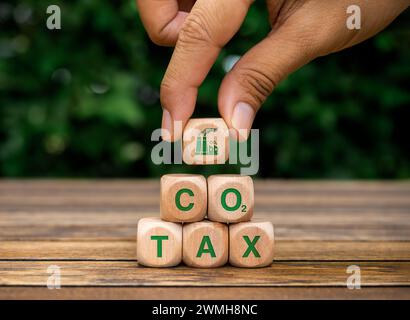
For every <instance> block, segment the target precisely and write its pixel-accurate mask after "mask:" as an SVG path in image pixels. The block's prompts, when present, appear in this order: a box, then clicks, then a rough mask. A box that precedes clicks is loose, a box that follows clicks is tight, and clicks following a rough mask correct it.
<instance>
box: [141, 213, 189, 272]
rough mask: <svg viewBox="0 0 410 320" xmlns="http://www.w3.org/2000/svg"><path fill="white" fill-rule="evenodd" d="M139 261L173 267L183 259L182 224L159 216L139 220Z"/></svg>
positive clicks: (148, 264)
mask: <svg viewBox="0 0 410 320" xmlns="http://www.w3.org/2000/svg"><path fill="white" fill-rule="evenodd" d="M137 260H138V263H139V264H141V265H144V266H148V267H172V266H176V265H177V264H179V263H180V262H181V260H182V225H181V224H178V223H173V222H166V221H162V220H161V219H159V218H142V219H140V220H139V221H138V234H137Z"/></svg>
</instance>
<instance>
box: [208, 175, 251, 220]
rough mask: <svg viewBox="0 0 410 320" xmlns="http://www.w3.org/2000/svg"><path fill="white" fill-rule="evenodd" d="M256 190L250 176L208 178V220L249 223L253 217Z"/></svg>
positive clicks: (215, 176)
mask: <svg viewBox="0 0 410 320" xmlns="http://www.w3.org/2000/svg"><path fill="white" fill-rule="evenodd" d="M253 206H254V189H253V181H252V178H251V177H249V176H241V175H226V174H220V175H213V176H210V177H208V219H209V220H212V221H219V222H242V221H249V220H251V218H252V215H253Z"/></svg>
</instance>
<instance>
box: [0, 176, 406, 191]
mask: <svg viewBox="0 0 410 320" xmlns="http://www.w3.org/2000/svg"><path fill="white" fill-rule="evenodd" d="M154 188H159V179H138V180H135V179H134V180H127V179H120V180H116V179H87V180H84V179H79V180H71V179H58V180H55V179H52V180H50V179H18V180H17V179H1V180H0V191H4V190H6V191H7V190H12V191H22V190H51V191H58V190H64V191H66V190H72V191H81V192H82V191H85V190H94V191H98V192H100V191H104V190H109V192H112V191H115V190H125V191H126V190H130V191H132V190H135V189H143V190H148V189H154ZM255 188H259V189H261V190H266V189H268V190H277V191H282V190H283V191H295V190H296V191H297V190H302V191H305V190H317V191H324V192H326V191H330V192H344V191H354V190H360V191H364V192H366V191H370V192H372V191H375V192H378V191H384V192H389V191H392V192H397V191H407V192H408V191H410V182H409V181H408V180H407V181H406V180H394V181H388V180H383V181H377V180H373V181H365V180H348V181H343V180H337V181H335V180H280V179H275V180H272V179H265V180H264V179H255Z"/></svg>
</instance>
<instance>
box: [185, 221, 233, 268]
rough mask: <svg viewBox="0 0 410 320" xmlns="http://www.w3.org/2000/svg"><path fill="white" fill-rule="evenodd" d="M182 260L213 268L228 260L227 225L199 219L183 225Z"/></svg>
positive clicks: (194, 264) (200, 266) (194, 265)
mask: <svg viewBox="0 0 410 320" xmlns="http://www.w3.org/2000/svg"><path fill="white" fill-rule="evenodd" d="M182 233H183V236H182V238H183V249H182V261H184V263H185V264H186V265H188V266H191V267H199V268H215V267H220V266H223V265H224V264H226V263H227V262H228V249H229V248H228V247H229V243H228V240H229V239H228V238H229V235H228V226H227V225H225V224H222V223H218V222H212V221H207V220H204V221H201V222H193V223H188V224H186V225H184V227H183V232H182Z"/></svg>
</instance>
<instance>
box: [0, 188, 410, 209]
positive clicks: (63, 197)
mask: <svg viewBox="0 0 410 320" xmlns="http://www.w3.org/2000/svg"><path fill="white" fill-rule="evenodd" d="M158 200H159V192H158V193H149V194H148V193H147V194H143V193H140V192H138V193H137V192H136V193H134V194H123V193H120V194H111V193H107V194H104V195H101V194H96V195H94V196H90V195H89V194H86V193H85V194H84V193H81V194H75V195H72V194H70V193H57V194H56V193H50V194H44V195H30V194H27V195H21V194H20V195H19V194H14V193H13V194H4V193H1V194H0V206H2V207H22V206H66V205H68V206H84V207H90V206H95V205H97V206H104V205H110V206H113V205H115V206H138V205H141V204H145V205H148V204H149V205H153V206H155V205H156V204H157V203H158ZM255 203H256V204H258V205H260V206H262V207H266V206H269V207H273V208H274V207H285V206H286V207H291V208H294V207H304V206H308V207H323V206H328V207H332V206H333V207H338V208H344V207H364V208H366V207H370V208H373V207H378V206H383V207H387V208H390V207H391V208H407V209H409V208H410V197H409V196H408V194H407V195H401V194H399V195H396V194H389V195H378V196H367V195H361V194H360V192H358V193H357V194H356V196H352V195H327V194H301V195H300V194H291V193H288V194H261V193H255Z"/></svg>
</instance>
